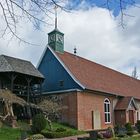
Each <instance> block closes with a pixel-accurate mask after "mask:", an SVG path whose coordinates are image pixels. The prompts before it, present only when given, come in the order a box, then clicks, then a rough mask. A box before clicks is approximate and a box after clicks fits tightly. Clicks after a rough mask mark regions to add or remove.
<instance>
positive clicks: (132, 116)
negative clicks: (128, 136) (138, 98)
mask: <svg viewBox="0 0 140 140" xmlns="http://www.w3.org/2000/svg"><path fill="white" fill-rule="evenodd" d="M129 122H130V123H131V124H132V125H133V124H134V111H133V110H129Z"/></svg>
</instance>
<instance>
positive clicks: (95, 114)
mask: <svg viewBox="0 0 140 140" xmlns="http://www.w3.org/2000/svg"><path fill="white" fill-rule="evenodd" d="M92 128H93V129H101V116H100V111H98V110H95V111H92Z"/></svg>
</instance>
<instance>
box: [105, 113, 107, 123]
mask: <svg viewBox="0 0 140 140" xmlns="http://www.w3.org/2000/svg"><path fill="white" fill-rule="evenodd" d="M105 122H107V114H106V113H105Z"/></svg>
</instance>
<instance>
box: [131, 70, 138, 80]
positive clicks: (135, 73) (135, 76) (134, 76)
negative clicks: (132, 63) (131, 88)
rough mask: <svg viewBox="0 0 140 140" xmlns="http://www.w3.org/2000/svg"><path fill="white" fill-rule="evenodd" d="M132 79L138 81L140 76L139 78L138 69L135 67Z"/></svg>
mask: <svg viewBox="0 0 140 140" xmlns="http://www.w3.org/2000/svg"><path fill="white" fill-rule="evenodd" d="M132 77H133V78H135V79H137V78H138V76H137V67H134V70H133V71H132Z"/></svg>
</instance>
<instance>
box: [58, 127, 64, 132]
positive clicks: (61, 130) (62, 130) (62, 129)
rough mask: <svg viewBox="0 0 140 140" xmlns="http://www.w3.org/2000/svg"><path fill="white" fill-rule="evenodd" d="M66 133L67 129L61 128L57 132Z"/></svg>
mask: <svg viewBox="0 0 140 140" xmlns="http://www.w3.org/2000/svg"><path fill="white" fill-rule="evenodd" d="M64 131H66V128H63V127H60V128H57V129H56V132H64Z"/></svg>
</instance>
